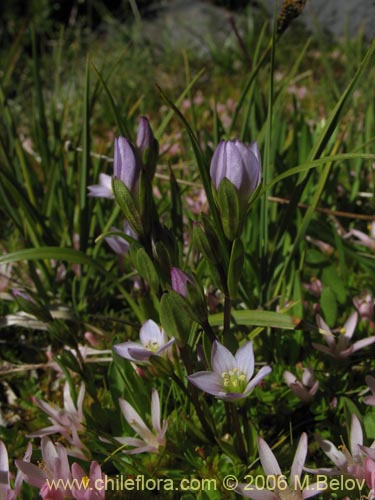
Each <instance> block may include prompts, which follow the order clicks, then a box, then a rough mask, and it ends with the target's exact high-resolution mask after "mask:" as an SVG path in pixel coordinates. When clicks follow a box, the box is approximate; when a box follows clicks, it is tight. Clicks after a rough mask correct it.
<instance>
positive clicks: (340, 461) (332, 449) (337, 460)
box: [316, 436, 347, 468]
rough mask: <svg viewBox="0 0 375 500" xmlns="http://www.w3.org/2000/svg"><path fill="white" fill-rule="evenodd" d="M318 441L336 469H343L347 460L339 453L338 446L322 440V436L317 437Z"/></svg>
mask: <svg viewBox="0 0 375 500" xmlns="http://www.w3.org/2000/svg"><path fill="white" fill-rule="evenodd" d="M316 440H317V441H318V443H319V445H320V447H321V448H322V450H323V451H324V453H325V454H326V455H327V457H328V458H329V459H330V460H331V461H332V462H333V463H334V464H335V465H336V467H338V468H340V467H343V466H344V465H345V464H346V462H347V459H346V457H345V455H344V453H342V452H341V451H339V450H338V449H337V448H336V446H335V445H334V444H333V443H331V441H328V440H327V439H322V438H321V437H320V436H316Z"/></svg>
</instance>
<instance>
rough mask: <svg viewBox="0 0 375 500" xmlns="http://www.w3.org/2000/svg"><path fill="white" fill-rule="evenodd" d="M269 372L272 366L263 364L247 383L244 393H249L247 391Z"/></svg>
mask: <svg viewBox="0 0 375 500" xmlns="http://www.w3.org/2000/svg"><path fill="white" fill-rule="evenodd" d="M271 372H272V368H271V367H270V366H263V368H261V369H260V370H259V372H258V373H257V374H256V375H255V377H254V378H253V379H252V380H250V382H249V383H248V384H247V386H246V389H245V390H244V395H247V394H249V392H250V391H252V390H253V389H254V387H255V386H256V385H258V384H259V382H261V380H263V379H264V377H266V376H267V375H268V374H270V373H271Z"/></svg>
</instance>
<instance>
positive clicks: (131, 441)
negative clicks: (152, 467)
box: [115, 437, 145, 447]
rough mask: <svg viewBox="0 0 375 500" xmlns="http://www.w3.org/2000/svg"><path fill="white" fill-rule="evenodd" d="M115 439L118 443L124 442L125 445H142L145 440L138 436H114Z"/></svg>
mask: <svg viewBox="0 0 375 500" xmlns="http://www.w3.org/2000/svg"><path fill="white" fill-rule="evenodd" d="M115 439H116V441H118V442H119V443H120V444H125V445H126V446H137V447H140V446H143V445H144V444H145V442H144V441H143V439H139V438H132V437H116V438H115Z"/></svg>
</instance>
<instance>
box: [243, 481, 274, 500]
mask: <svg viewBox="0 0 375 500" xmlns="http://www.w3.org/2000/svg"><path fill="white" fill-rule="evenodd" d="M235 491H236V493H238V494H239V495H242V496H244V497H246V498H251V499H252V500H278V498H279V497H278V496H277V495H275V493H272V491H268V490H262V489H257V488H254V487H252V486H250V485H248V484H244V483H240V484H239V485H238V486H237V488H236V489H235Z"/></svg>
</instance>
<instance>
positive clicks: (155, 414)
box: [151, 389, 161, 433]
mask: <svg viewBox="0 0 375 500" xmlns="http://www.w3.org/2000/svg"><path fill="white" fill-rule="evenodd" d="M151 423H152V427H153V429H154V430H155V431H156V432H158V433H159V432H160V431H161V427H160V399H159V393H158V391H157V390H156V389H152V395H151Z"/></svg>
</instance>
